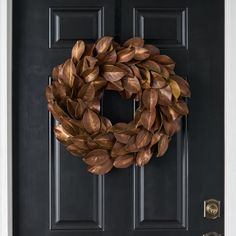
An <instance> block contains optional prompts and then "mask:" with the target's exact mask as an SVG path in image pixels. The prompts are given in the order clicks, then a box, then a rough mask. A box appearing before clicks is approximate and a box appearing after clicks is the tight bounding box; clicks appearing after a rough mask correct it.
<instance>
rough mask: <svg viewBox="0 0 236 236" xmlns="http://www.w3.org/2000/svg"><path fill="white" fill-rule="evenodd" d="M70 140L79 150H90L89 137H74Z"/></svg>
mask: <svg viewBox="0 0 236 236" xmlns="http://www.w3.org/2000/svg"><path fill="white" fill-rule="evenodd" d="M70 140H71V142H72V143H73V144H74V145H76V146H78V148H79V149H82V150H88V149H89V147H88V145H87V137H86V136H84V135H77V136H74V137H72V138H71V139H70Z"/></svg>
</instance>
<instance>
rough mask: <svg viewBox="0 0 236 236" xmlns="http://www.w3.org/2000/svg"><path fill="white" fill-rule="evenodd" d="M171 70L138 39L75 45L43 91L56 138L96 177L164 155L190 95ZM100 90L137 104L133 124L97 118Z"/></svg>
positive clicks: (169, 63) (166, 59) (168, 60)
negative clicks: (54, 123)
mask: <svg viewBox="0 0 236 236" xmlns="http://www.w3.org/2000/svg"><path fill="white" fill-rule="evenodd" d="M174 68H175V62H174V61H173V60H172V59H171V58H170V57H169V56H166V55H161V54H160V50H159V49H158V48H157V47H155V46H153V45H147V44H144V40H143V39H141V38H137V37H135V38H131V39H129V40H127V41H126V42H125V43H124V44H123V45H120V44H118V43H117V42H115V41H113V38H112V37H108V36H106V37H102V38H100V39H99V40H98V41H97V42H96V43H94V44H90V45H89V44H85V43H84V42H83V41H81V40H79V41H77V42H76V44H75V45H74V47H73V48H72V52H71V58H70V59H68V60H66V61H65V62H64V63H63V64H61V65H58V66H56V67H54V68H53V71H52V84H51V85H49V86H48V87H47V88H46V97H47V101H48V109H49V111H50V112H51V113H52V115H53V117H54V118H55V119H56V120H57V121H58V123H59V124H58V125H57V126H56V127H55V128H54V133H55V136H56V138H57V139H58V140H59V142H61V143H62V144H64V145H65V146H66V148H67V150H68V151H69V152H70V153H71V154H73V155H75V156H79V157H82V160H83V161H84V162H85V163H86V164H87V166H88V171H89V172H91V173H94V174H98V175H100V174H106V173H108V172H109V171H110V170H111V169H112V168H113V167H116V168H126V167H129V166H130V165H133V164H136V165H138V166H144V165H145V164H147V163H148V162H149V160H150V159H151V157H152V156H157V157H161V156H163V155H164V153H165V152H166V151H167V149H168V145H169V142H170V139H171V137H172V136H173V135H174V133H176V132H177V131H178V130H179V127H180V118H181V117H182V116H184V115H187V114H188V107H187V104H186V102H185V101H184V99H183V97H189V96H190V88H189V84H188V83H187V81H186V80H184V79H183V78H182V77H180V76H178V75H176V74H175V72H174ZM104 90H113V91H117V92H118V93H119V94H120V95H121V96H122V97H124V98H126V99H135V100H136V101H138V103H139V106H138V108H137V110H136V112H135V115H134V119H133V120H132V121H130V122H129V123H121V122H120V123H116V124H112V123H111V121H110V120H109V119H108V118H106V117H104V116H102V114H101V113H100V100H101V98H102V96H103V92H104Z"/></svg>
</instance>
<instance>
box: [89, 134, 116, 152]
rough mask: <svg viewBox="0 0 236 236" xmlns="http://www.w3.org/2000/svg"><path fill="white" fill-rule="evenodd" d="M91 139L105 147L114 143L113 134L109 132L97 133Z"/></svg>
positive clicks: (108, 147) (109, 147) (109, 146)
mask: <svg viewBox="0 0 236 236" xmlns="http://www.w3.org/2000/svg"><path fill="white" fill-rule="evenodd" d="M93 140H94V142H96V143H97V144H98V145H99V146H101V147H103V148H105V149H111V148H112V147H113V145H114V136H113V135H112V134H111V133H109V134H99V135H97V136H96V137H95V138H94V139H93Z"/></svg>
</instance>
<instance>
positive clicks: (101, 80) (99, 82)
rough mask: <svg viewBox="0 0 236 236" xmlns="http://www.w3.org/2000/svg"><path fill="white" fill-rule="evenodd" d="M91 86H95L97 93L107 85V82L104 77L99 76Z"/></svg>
mask: <svg viewBox="0 0 236 236" xmlns="http://www.w3.org/2000/svg"><path fill="white" fill-rule="evenodd" d="M91 84H92V85H93V86H94V88H95V91H97V90H100V89H102V88H104V87H105V86H106V85H107V81H106V80H105V79H104V78H103V77H100V76H99V77H98V78H97V79H96V80H94V81H93V82H92V83H91Z"/></svg>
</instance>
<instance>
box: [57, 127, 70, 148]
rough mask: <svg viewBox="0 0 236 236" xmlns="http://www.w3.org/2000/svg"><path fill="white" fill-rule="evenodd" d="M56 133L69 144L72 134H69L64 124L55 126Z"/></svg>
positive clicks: (64, 142) (65, 143)
mask: <svg viewBox="0 0 236 236" xmlns="http://www.w3.org/2000/svg"><path fill="white" fill-rule="evenodd" d="M54 134H55V136H56V138H57V140H59V141H60V142H61V143H62V144H64V145H68V144H69V143H70V137H71V134H69V133H68V132H67V131H66V130H65V129H64V128H63V127H62V125H58V126H56V127H55V128H54Z"/></svg>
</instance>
